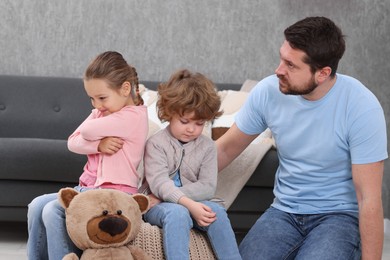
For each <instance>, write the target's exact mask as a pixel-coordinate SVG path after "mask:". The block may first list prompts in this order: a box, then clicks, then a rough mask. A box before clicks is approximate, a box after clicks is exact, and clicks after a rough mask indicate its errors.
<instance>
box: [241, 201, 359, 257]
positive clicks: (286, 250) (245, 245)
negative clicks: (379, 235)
mask: <svg viewBox="0 0 390 260" xmlns="http://www.w3.org/2000/svg"><path fill="white" fill-rule="evenodd" d="M239 249H240V253H241V256H242V259H244V260H245V259H250V260H253V259H267V260H272V259H277V260H282V259H299V260H302V259H307V260H312V259H319V260H325V259H329V260H337V259H340V260H341V259H342V260H348V259H360V258H361V249H360V235H359V222H358V218H357V217H356V214H355V213H348V212H333V213H326V214H311V215H300V214H290V213H286V212H283V211H280V210H278V209H275V208H272V207H271V208H269V209H268V210H267V211H266V212H265V213H264V214H263V215H262V216H261V217H260V218H259V219H258V220H257V222H256V223H255V225H254V226H253V227H252V228H251V229H250V231H249V232H248V234H247V235H246V236H245V238H244V240H243V241H242V242H241V244H240V246H239Z"/></svg>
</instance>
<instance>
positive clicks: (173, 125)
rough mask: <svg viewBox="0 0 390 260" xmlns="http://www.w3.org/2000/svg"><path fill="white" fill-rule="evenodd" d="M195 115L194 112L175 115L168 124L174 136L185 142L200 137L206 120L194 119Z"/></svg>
mask: <svg viewBox="0 0 390 260" xmlns="http://www.w3.org/2000/svg"><path fill="white" fill-rule="evenodd" d="M193 117H194V112H192V113H186V114H184V115H183V116H180V115H175V116H173V117H172V119H171V121H170V122H169V126H168V127H169V129H170V130H171V134H172V135H173V137H175V138H176V139H178V140H179V141H181V142H184V143H187V142H190V141H192V140H195V139H196V138H198V137H199V136H200V135H201V134H202V131H203V128H204V125H205V123H206V122H205V121H204V120H194V119H193Z"/></svg>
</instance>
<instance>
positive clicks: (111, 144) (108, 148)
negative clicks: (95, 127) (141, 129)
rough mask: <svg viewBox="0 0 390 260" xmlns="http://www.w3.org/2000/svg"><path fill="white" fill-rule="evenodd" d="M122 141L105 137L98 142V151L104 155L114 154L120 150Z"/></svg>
mask: <svg viewBox="0 0 390 260" xmlns="http://www.w3.org/2000/svg"><path fill="white" fill-rule="evenodd" d="M122 146H123V140H122V139H120V138H118V137H105V138H103V139H102V140H100V143H99V146H98V151H99V152H101V153H106V154H115V153H116V152H118V151H119V150H120V149H122Z"/></svg>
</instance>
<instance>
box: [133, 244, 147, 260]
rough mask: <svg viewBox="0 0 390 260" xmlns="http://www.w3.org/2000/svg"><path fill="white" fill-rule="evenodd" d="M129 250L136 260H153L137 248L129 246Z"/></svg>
mask: <svg viewBox="0 0 390 260" xmlns="http://www.w3.org/2000/svg"><path fill="white" fill-rule="evenodd" d="M128 248H129V249H130V252H131V254H132V256H133V258H134V260H153V258H152V257H151V256H149V255H148V254H147V253H145V251H143V250H142V249H141V248H139V247H137V246H132V245H128Z"/></svg>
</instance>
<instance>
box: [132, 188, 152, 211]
mask: <svg viewBox="0 0 390 260" xmlns="http://www.w3.org/2000/svg"><path fill="white" fill-rule="evenodd" d="M133 199H134V200H135V201H136V202H137V203H138V206H139V209H140V210H141V213H142V214H143V213H145V212H146V210H147V209H148V208H149V198H148V196H146V195H144V194H141V193H137V194H134V195H133Z"/></svg>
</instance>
